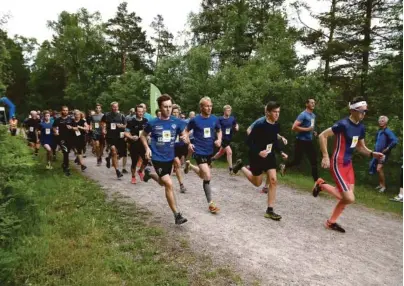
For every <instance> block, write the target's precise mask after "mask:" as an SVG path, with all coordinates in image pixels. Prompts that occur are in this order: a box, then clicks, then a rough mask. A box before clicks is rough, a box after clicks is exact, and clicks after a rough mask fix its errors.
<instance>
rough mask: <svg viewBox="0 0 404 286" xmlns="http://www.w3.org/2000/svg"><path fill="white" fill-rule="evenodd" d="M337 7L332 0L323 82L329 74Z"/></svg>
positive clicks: (326, 80)
mask: <svg viewBox="0 0 404 286" xmlns="http://www.w3.org/2000/svg"><path fill="white" fill-rule="evenodd" d="M336 7H337V0H332V2H331V8H330V37H329V38H328V42H327V50H326V54H325V57H324V61H325V68H324V83H326V84H327V83H328V80H329V76H330V61H331V53H330V44H331V43H332V42H333V40H334V32H335V25H336V24H335V9H336Z"/></svg>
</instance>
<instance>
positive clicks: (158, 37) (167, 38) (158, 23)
mask: <svg viewBox="0 0 404 286" xmlns="http://www.w3.org/2000/svg"><path fill="white" fill-rule="evenodd" d="M150 26H151V27H152V28H153V29H154V33H155V37H151V39H152V40H153V41H154V42H155V46H157V47H156V67H157V66H158V62H159V60H160V59H161V58H163V57H166V56H168V55H172V54H173V53H174V52H175V51H176V50H177V47H176V46H175V45H174V44H173V39H174V36H173V34H171V33H170V32H169V31H168V30H167V28H166V26H165V25H164V18H163V16H161V15H160V14H158V15H157V16H156V17H155V18H154V20H153V22H152V23H151V25H150Z"/></svg>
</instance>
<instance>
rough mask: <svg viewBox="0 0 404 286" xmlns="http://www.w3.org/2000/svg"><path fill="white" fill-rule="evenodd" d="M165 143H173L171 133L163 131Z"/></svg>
mask: <svg viewBox="0 0 404 286" xmlns="http://www.w3.org/2000/svg"><path fill="white" fill-rule="evenodd" d="M163 142H164V143H168V142H171V131H170V130H163Z"/></svg>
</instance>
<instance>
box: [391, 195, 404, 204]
mask: <svg viewBox="0 0 404 286" xmlns="http://www.w3.org/2000/svg"><path fill="white" fill-rule="evenodd" d="M390 201H393V202H399V203H402V202H403V197H400V196H395V197H394V198H391V199H390Z"/></svg>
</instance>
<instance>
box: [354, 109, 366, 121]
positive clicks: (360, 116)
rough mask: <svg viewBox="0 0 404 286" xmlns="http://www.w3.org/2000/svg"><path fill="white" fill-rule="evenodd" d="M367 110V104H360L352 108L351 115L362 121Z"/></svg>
mask: <svg viewBox="0 0 404 286" xmlns="http://www.w3.org/2000/svg"><path fill="white" fill-rule="evenodd" d="M367 111H368V106H367V105H365V106H361V107H358V108H356V109H352V116H353V118H354V119H355V120H357V121H362V120H363V119H364V118H365V115H366V113H367Z"/></svg>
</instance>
